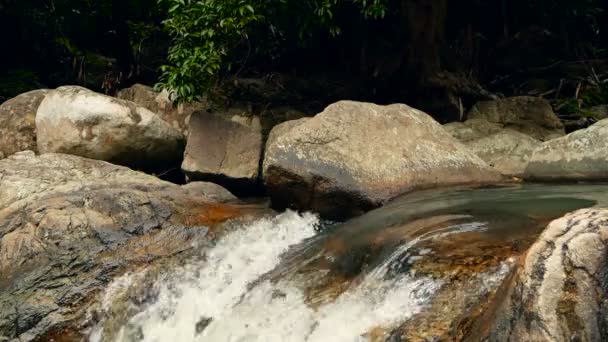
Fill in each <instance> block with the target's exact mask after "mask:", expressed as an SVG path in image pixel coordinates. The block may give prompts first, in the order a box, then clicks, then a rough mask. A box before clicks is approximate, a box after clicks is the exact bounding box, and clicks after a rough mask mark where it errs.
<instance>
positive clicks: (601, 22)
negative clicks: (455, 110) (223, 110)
mask: <svg viewBox="0 0 608 342" xmlns="http://www.w3.org/2000/svg"><path fill="white" fill-rule="evenodd" d="M607 10H608V4H606V3H605V1H601V0H581V1H571V0H532V1H530V0H512V1H511V0H509V1H507V0H463V1H449V2H448V1H447V0H430V1H418V0H78V1H75V0H0V32H2V34H3V35H4V37H3V43H4V46H5V47H6V49H5V51H6V50H10V53H4V54H2V55H1V56H0V59H1V60H0V62H1V63H2V65H3V69H2V70H1V71H0V97H8V96H11V95H14V94H16V93H18V92H22V91H24V90H27V89H32V88H37V87H42V86H48V87H53V86H57V85H60V84H66V83H77V84H83V85H85V86H88V87H90V88H93V89H96V90H101V91H106V92H113V91H115V90H116V89H118V88H121V87H126V86H129V85H130V84H132V83H134V82H144V83H148V84H150V83H156V82H157V81H158V87H162V88H167V89H169V90H170V91H171V92H172V93H173V96H174V98H175V99H176V100H178V101H191V100H194V99H196V98H198V97H200V96H201V95H203V94H204V93H205V92H207V91H208V90H209V89H210V88H212V87H213V86H214V85H216V84H217V82H218V81H220V80H224V79H226V78H229V77H234V76H238V77H250V76H255V77H259V76H263V75H265V74H269V73H273V72H280V73H289V74H293V75H300V76H299V77H301V76H302V75H304V76H306V77H331V78H335V79H341V80H342V81H343V83H345V84H350V85H353V86H352V87H353V88H356V89H358V93H357V94H351V97H353V98H361V99H367V100H376V101H380V102H382V101H394V100H399V101H410V100H411V99H412V98H413V99H417V98H421V97H424V96H426V95H428V94H427V93H421V91H420V90H421V89H426V88H428V86H429V83H432V82H436V78H434V75H437V74H440V73H441V72H445V71H447V72H450V73H453V74H456V75H460V76H458V78H460V79H462V78H463V76H462V75H466V77H465V78H467V79H468V80H473V81H474V82H479V83H481V84H484V85H487V86H490V87H491V86H493V85H498V88H499V89H498V90H499V91H505V90H504V89H506V87H505V86H504V85H503V84H502V83H501V82H502V80H504V79H507V78H508V80H509V81H510V83H511V84H510V85H509V86H511V85H512V84H514V83H516V82H515V80H514V78H516V77H519V75H520V74H525V75H528V74H527V73H528V71H529V70H535V68H536V69H538V68H542V67H546V66H547V65H551V64H552V63H554V62H557V61H572V60H588V59H594V58H606V56H607V53H606V48H608V43H607V42H608V34H607V33H608V20H606V19H608V16H607ZM315 75H316V76H315ZM600 78H601V77H600ZM450 80H451V79H450ZM444 81H445V79H444ZM596 81H597V80H596ZM600 81H601V80H600ZM442 82H443V81H442ZM450 82H452V81H450ZM467 82H468V81H467ZM461 83H462V82H461ZM600 83H601V82H600ZM444 85H445V84H443V86H444ZM458 86H460V87H463V86H462V84H459V85H458ZM425 87H426V88H425ZM598 87H599V88H601V87H603V85H601V84H600V85H598ZM424 91H427V90H424ZM431 91H435V90H431ZM427 92H428V91H427ZM600 93H601V92H600ZM463 98H464V99H465V100H466V96H465V97H463ZM594 102H597V101H594Z"/></svg>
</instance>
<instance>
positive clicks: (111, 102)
mask: <svg viewBox="0 0 608 342" xmlns="http://www.w3.org/2000/svg"><path fill="white" fill-rule="evenodd" d="M36 128H37V145H38V151H39V152H40V153H68V154H73V155H78V156H81V157H86V158H92V159H99V160H105V161H110V162H112V163H116V164H120V165H127V166H130V167H134V168H142V169H149V170H155V171H159V170H162V171H164V170H168V169H170V168H171V167H172V166H174V165H176V164H179V161H180V160H181V158H182V153H183V148H184V136H183V135H182V133H181V132H180V131H178V130H177V129H175V128H173V127H172V126H171V125H170V124H169V123H167V122H165V121H163V120H162V119H161V118H160V117H159V116H158V115H156V114H155V113H153V112H151V111H149V110H148V109H146V108H144V107H141V106H138V105H136V104H135V103H133V102H129V101H125V100H121V99H116V98H112V97H109V96H105V95H102V94H98V93H95V92H93V91H90V90H88V89H86V88H82V87H76V86H66V87H59V88H57V89H55V90H53V91H50V92H49V93H48V94H47V96H46V97H45V99H44V100H43V101H42V103H41V104H40V107H39V108H38V112H37V115H36Z"/></svg>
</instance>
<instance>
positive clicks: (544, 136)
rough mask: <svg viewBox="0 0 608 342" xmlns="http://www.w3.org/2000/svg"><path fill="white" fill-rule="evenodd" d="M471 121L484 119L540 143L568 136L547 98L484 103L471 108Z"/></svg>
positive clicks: (524, 97) (468, 115) (518, 97)
mask: <svg viewBox="0 0 608 342" xmlns="http://www.w3.org/2000/svg"><path fill="white" fill-rule="evenodd" d="M467 118H468V119H485V120H487V121H488V122H491V123H496V124H500V125H501V126H503V127H504V128H510V129H513V130H516V131H519V132H522V133H525V134H527V135H530V136H532V137H533V138H535V139H538V140H540V141H547V140H551V139H555V138H558V137H561V136H563V135H565V131H564V126H563V124H562V123H561V121H560V120H559V118H558V117H557V115H555V113H554V112H553V109H552V108H551V104H549V102H548V101H547V100H545V99H542V98H539V97H530V96H517V97H510V98H506V99H501V100H493V101H481V102H478V103H477V104H475V105H474V106H473V108H471V110H470V111H469V113H468V114H467Z"/></svg>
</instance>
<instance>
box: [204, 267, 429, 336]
mask: <svg viewBox="0 0 608 342" xmlns="http://www.w3.org/2000/svg"><path fill="white" fill-rule="evenodd" d="M438 287H439V284H438V283H435V282H433V281H431V280H428V279H418V280H412V279H409V278H407V277H404V278H402V279H400V280H398V281H382V282H378V283H374V284H371V283H364V284H361V286H357V287H355V288H353V289H351V290H349V291H347V292H345V293H343V294H342V295H340V296H339V297H338V298H337V299H336V300H335V301H334V302H331V303H327V304H325V305H323V306H321V307H320V308H318V309H316V310H313V309H312V308H310V307H309V306H308V305H307V304H306V302H305V297H304V295H303V293H302V292H301V291H300V290H298V289H297V288H296V287H295V286H290V285H289V284H285V283H279V284H276V285H272V284H270V283H268V282H265V283H263V284H260V286H258V287H256V288H255V289H254V290H253V291H251V292H250V293H248V294H247V296H246V298H244V300H243V301H242V302H241V303H239V304H238V305H237V306H236V307H234V308H233V309H232V310H230V312H229V314H228V315H226V316H225V317H222V318H219V319H216V320H213V321H212V322H211V324H210V325H209V326H208V327H207V329H205V330H204V331H203V333H202V334H201V335H200V341H285V342H292V341H293V342H302V341H307V342H325V341H332V342H352V341H363V340H364V338H365V337H364V335H365V334H366V333H367V332H369V331H370V330H372V329H373V328H376V327H384V328H391V327H393V326H394V325H396V324H398V323H400V322H403V321H405V320H406V319H407V318H409V317H411V316H412V315H414V314H416V313H418V312H419V311H420V310H421V309H422V308H423V307H424V304H425V303H426V300H427V299H428V298H429V297H430V295H431V294H432V293H433V292H434V291H435V290H436V289H437V288H438ZM277 294H279V295H277Z"/></svg>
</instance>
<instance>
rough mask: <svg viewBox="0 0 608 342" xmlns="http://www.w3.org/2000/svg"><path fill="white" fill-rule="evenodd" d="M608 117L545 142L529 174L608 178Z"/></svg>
mask: <svg viewBox="0 0 608 342" xmlns="http://www.w3.org/2000/svg"><path fill="white" fill-rule="evenodd" d="M607 137H608V119H605V120H601V121H599V122H597V123H596V124H594V125H592V126H590V127H589V128H586V129H583V130H579V131H576V132H573V133H570V134H569V135H567V136H565V137H562V138H559V139H555V140H551V141H548V142H545V143H544V144H542V145H541V146H539V147H538V148H537V149H536V150H535V151H534V153H533V155H532V158H531V159H530V163H529V165H528V167H527V169H526V172H525V178H526V179H529V180H539V181H576V180H584V181H603V180H607V179H608V139H607Z"/></svg>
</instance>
